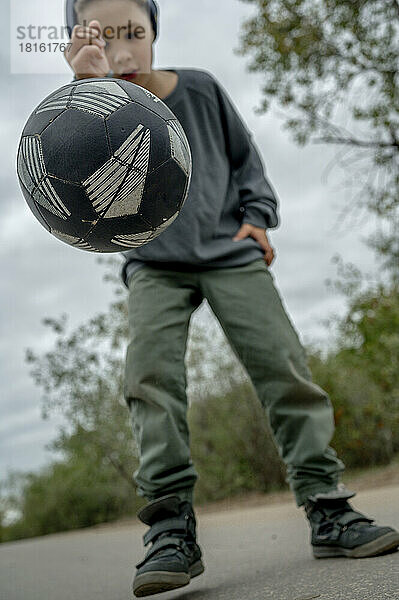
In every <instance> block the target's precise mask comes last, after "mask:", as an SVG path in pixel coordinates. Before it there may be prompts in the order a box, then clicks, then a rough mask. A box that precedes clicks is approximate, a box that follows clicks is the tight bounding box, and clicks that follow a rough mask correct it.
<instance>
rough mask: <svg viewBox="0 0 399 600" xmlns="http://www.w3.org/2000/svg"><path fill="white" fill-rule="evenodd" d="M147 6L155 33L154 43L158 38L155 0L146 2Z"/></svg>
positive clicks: (157, 9)
mask: <svg viewBox="0 0 399 600" xmlns="http://www.w3.org/2000/svg"><path fill="white" fill-rule="evenodd" d="M148 4H149V6H150V12H151V22H152V27H153V29H154V32H155V37H154V42H155V40H156V39H157V37H158V29H159V25H158V18H159V8H158V6H157V4H156V2H155V0H148Z"/></svg>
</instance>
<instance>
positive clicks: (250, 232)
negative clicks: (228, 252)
mask: <svg viewBox="0 0 399 600" xmlns="http://www.w3.org/2000/svg"><path fill="white" fill-rule="evenodd" d="M248 236H251V237H253V238H254V240H256V241H257V242H258V243H259V244H260V245H261V246H262V248H263V250H264V251H265V254H264V257H263V259H264V260H265V261H266V263H267V265H268V266H270V265H271V264H272V262H273V260H274V250H273V248H272V247H271V245H270V243H269V240H268V239H267V235H266V229H262V227H256V226H255V225H250V224H249V223H244V225H242V226H241V227H240V229H239V230H238V232H237V233H236V235H235V236H234V237H233V241H234V242H238V241H239V240H243V239H244V238H246V237H248Z"/></svg>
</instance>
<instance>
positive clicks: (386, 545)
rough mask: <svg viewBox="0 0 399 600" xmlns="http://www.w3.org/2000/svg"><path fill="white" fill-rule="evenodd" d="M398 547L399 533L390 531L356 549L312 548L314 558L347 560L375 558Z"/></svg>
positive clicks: (336, 547) (335, 547) (337, 547)
mask: <svg viewBox="0 0 399 600" xmlns="http://www.w3.org/2000/svg"><path fill="white" fill-rule="evenodd" d="M397 546H399V533H397V532H396V531H390V532H389V533H386V534H385V535H382V536H381V537H379V538H377V539H375V540H373V541H371V542H367V544H362V545H361V546H357V547H356V548H352V549H350V548H342V547H339V546H312V548H313V556H314V557H315V558H333V557H334V556H347V557H349V558H366V557H368V556H376V555H377V554H381V553H382V552H387V551H388V550H394V549H395V548H396V547H397Z"/></svg>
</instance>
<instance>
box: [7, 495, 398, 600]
mask: <svg viewBox="0 0 399 600" xmlns="http://www.w3.org/2000/svg"><path fill="white" fill-rule="evenodd" d="M352 502H353V505H354V506H355V507H356V508H358V509H359V510H361V511H362V512H365V513H366V514H368V515H369V516H371V517H373V518H376V519H377V522H378V523H379V524H381V525H391V526H394V527H396V528H398V529H399V486H396V485H395V486H389V487H384V488H381V489H379V490H372V491H369V492H359V493H358V494H357V496H356V497H355V498H354V499H353V500H352ZM197 520H198V531H199V543H200V545H201V547H202V549H203V553H204V562H205V566H206V569H205V572H204V573H203V574H202V575H200V576H199V577H197V578H195V579H193V581H192V582H191V583H190V584H189V585H188V586H186V587H184V588H180V589H179V590H175V591H172V592H167V593H163V594H157V595H155V596H152V597H153V598H160V599H162V600H171V599H172V598H173V599H176V600H177V599H179V600H267V599H269V598H270V599H273V600H274V599H275V600H313V599H316V598H317V599H320V600H368V599H370V600H380V599H384V600H386V599H387V598H388V599H389V600H399V552H394V553H391V554H387V555H384V556H378V557H374V558H364V559H348V558H331V559H321V560H316V559H314V558H313V556H312V554H311V548H310V544H309V534H310V528H309V526H308V523H307V521H306V519H305V517H304V513H303V509H297V508H296V506H295V505H294V503H293V501H291V502H289V503H284V504H282V505H272V506H265V507H256V508H254V507H252V508H247V509H242V508H240V509H234V510H229V511H226V512H214V513H209V512H204V513H201V511H200V510H199V511H198V513H197ZM147 529H148V528H147V526H145V525H143V524H141V523H140V522H139V521H138V520H137V521H136V522H134V524H133V525H131V524H129V525H127V524H126V523H119V524H112V525H110V524H108V525H106V526H101V527H94V528H88V529H85V530H80V531H73V532H69V533H63V534H55V535H48V536H44V537H41V538H35V539H30V540H20V541H17V542H13V543H7V544H1V545H0V599H1V600H127V599H129V598H132V594H131V592H130V583H131V580H132V576H133V573H134V564H135V563H136V562H138V561H139V560H141V558H142V556H143V546H142V535H143V533H144V532H145V531H146V530H147ZM150 598H151V596H150Z"/></svg>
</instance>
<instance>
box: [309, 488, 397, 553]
mask: <svg viewBox="0 0 399 600" xmlns="http://www.w3.org/2000/svg"><path fill="white" fill-rule="evenodd" d="M355 495H356V494H355V492H350V491H349V490H346V491H342V488H341V490H336V491H333V492H328V493H319V494H316V495H314V496H309V498H307V500H306V502H305V511H306V516H307V518H308V521H309V523H310V527H311V530H312V533H311V544H312V550H313V556H314V557H315V558H332V557H335V556H347V557H349V558H365V557H367V556H376V555H378V554H382V553H386V552H389V551H393V550H395V549H396V548H397V546H399V533H398V532H397V531H396V530H395V529H393V528H392V527H380V526H378V525H372V523H373V521H374V519H370V518H369V517H366V516H365V515H364V514H362V513H360V512H358V511H357V510H355V509H354V508H353V507H352V506H351V504H350V503H349V502H348V498H352V497H353V496H355Z"/></svg>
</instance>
